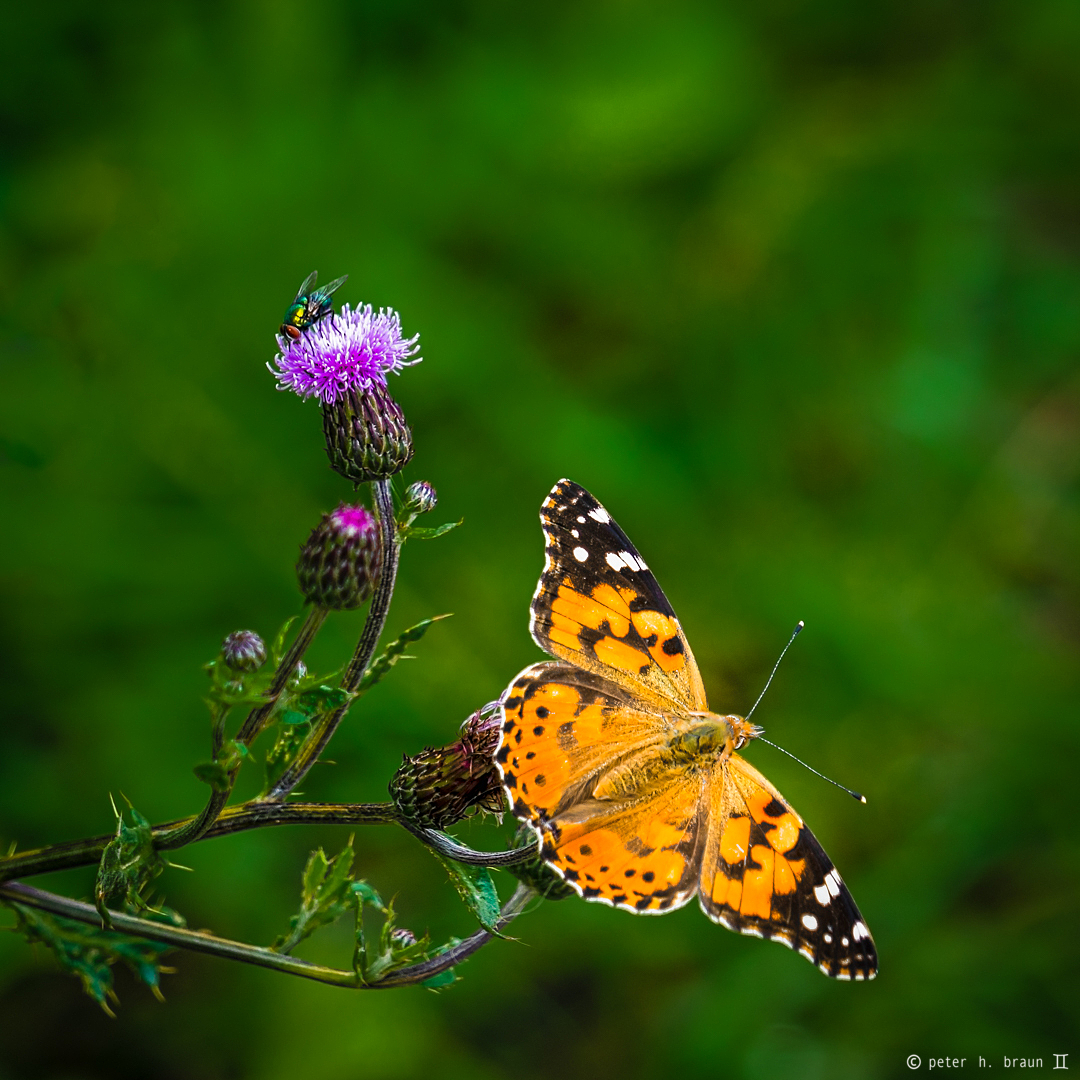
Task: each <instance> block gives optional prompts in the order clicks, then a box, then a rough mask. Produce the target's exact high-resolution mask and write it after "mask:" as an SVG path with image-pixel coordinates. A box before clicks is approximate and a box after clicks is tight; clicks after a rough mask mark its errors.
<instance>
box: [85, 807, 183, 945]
mask: <svg viewBox="0 0 1080 1080" xmlns="http://www.w3.org/2000/svg"><path fill="white" fill-rule="evenodd" d="M131 820H132V824H131V825H130V826H129V825H127V824H126V823H125V822H124V815H123V814H117V826H116V836H115V837H114V838H113V839H112V840H110V841H109V843H108V844H106V845H105V850H104V851H103V852H102V853H101V862H100V863H99V864H98V874H97V882H96V883H95V886H94V902H95V906H96V907H97V909H98V912H99V913H100V914H101V919H102V922H104V923H105V925H106V926H108V925H109V913H108V908H110V907H113V908H116V907H121V906H122V907H124V908H125V909H128V910H132V911H144V910H146V907H147V904H146V902H145V901H144V900H143V898H142V891H143V889H144V888H145V887H146V885H147V884H148V883H149V882H150V881H152V880H153V879H154V878H156V877H157V876H158V874H160V873H161V871H162V870H164V869H165V867H166V866H167V865H168V864H167V863H166V861H165V859H163V858H162V857H161V855H159V854H158V852H157V851H156V850H155V849H154V838H153V832H152V830H151V828H150V823H149V822H148V821H147V820H146V818H144V817H143V816H142V814H140V813H139V812H138V811H137V810H136V809H135V808H134V807H132V808H131Z"/></svg>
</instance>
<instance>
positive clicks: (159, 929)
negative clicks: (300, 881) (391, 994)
mask: <svg viewBox="0 0 1080 1080" xmlns="http://www.w3.org/2000/svg"><path fill="white" fill-rule="evenodd" d="M535 895H536V893H535V891H534V890H533V889H531V888H529V887H528V886H526V885H518V887H517V889H516V890H515V891H514V894H513V895H512V896H511V897H510V899H509V900H507V902H506V903H505V904H503V906H502V910H501V913H500V915H499V919H498V922H496V924H495V928H494V931H488V930H478V931H477V932H476V933H475V934H472V935H471V936H469V937H467V938H466V939H465V940H464V941H461V942H459V943H458V944H457V945H454V946H452V947H451V948H449V949H447V950H446V951H445V952H441V953H439V955H438V956H433V957H431V958H430V959H427V960H421V961H420V962H419V963H417V964H412V965H410V966H409V967H405V968H399V969H398V970H397V971H392V972H390V973H389V974H388V975H386V976H385V977H384V978H382V979H380V980H379V981H378V982H374V983H364V982H362V981H361V979H360V976H359V975H358V974H357V972H355V971H343V970H341V969H340V968H331V967H325V966H323V965H322V964H312V963H310V962H309V961H307V960H298V959H297V958H296V957H294V956H289V955H287V954H285V953H280V952H275V951H274V950H273V949H266V948H263V947H261V946H258V945H248V944H247V943H246V942H242V941H232V940H230V939H229V938H219V937H216V936H214V935H213V934H208V933H206V932H204V931H199V930H187V929H183V928H181V927H176V926H165V925H164V924H162V923H159V922H154V921H152V920H150V919H141V918H139V917H138V916H136V915H125V914H122V913H121V912H118V911H110V912H109V919H110V924H111V928H112V929H113V930H119V931H121V932H122V933H125V934H131V935H133V936H135V937H140V938H145V939H146V940H148V941H160V942H162V943H163V944H165V945H171V946H173V947H174V948H177V949H189V950H191V951H192V952H201V953H208V954H209V955H211V956H220V957H221V958H222V959H224V960H239V961H240V962H241V963H245V964H254V965H256V966H257V967H265V968H270V969H272V970H274V971H280V972H283V973H284V974H286V975H298V976H299V977H300V978H303V979H312V980H314V981H315V982H321V983H326V984H327V985H329V986H342V987H347V988H349V989H352V990H390V989H393V988H394V987H398V986H408V985H410V984H415V983H421V982H425V981H426V980H428V979H430V978H433V977H434V976H436V975H441V974H442V973H443V972H444V971H449V970H450V968H452V967H455V966H456V965H457V964H460V963H461V962H462V961H463V960H465V959H467V958H468V957H469V956H471V955H472V954H473V953H474V952H476V951H477V950H478V949H480V948H481V947H482V946H484V945H486V944H487V943H488V942H489V941H490V940H491V939H492V938H493V937H495V936H497V935H499V934H500V933H501V931H502V930H503V929H504V928H505V927H506V926H508V925H509V924H510V923H511V922H513V920H514V919H516V918H517V917H518V915H520V914H521V913H522V912H523V911H524V910H525V907H526V906H527V905H528V903H529V901H530V900H532V898H533V897H534V896H535ZM0 897H2V898H3V899H4V900H7V901H9V902H11V903H16V904H25V905H26V906H27V907H33V908H38V909H40V910H42V911H48V912H51V913H52V914H54V915H60V916H62V917H64V918H68V919H74V920H75V921H76V922H82V923H88V924H90V925H91V926H100V925H101V914H100V913H99V912H98V910H97V909H96V908H95V907H93V905H91V904H84V903H83V902H82V901H80V900H70V899H68V898H67V897H66V896H58V895H57V894H56V893H50V892H45V891H44V890H43V889H35V888H33V887H32V886H30V885H20V884H18V883H17V882H9V883H8V884H6V885H0Z"/></svg>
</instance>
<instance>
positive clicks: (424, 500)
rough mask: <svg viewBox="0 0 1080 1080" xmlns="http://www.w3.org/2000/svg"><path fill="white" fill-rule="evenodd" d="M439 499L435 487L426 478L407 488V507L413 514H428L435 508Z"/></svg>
mask: <svg viewBox="0 0 1080 1080" xmlns="http://www.w3.org/2000/svg"><path fill="white" fill-rule="evenodd" d="M438 501H439V499H438V497H437V496H436V494H435V489H434V488H433V487H432V486H431V485H430V484H429V483H428V482H427V481H426V480H417V481H416V483H415V484H410V485H409V486H408V487H407V488H406V489H405V509H406V510H408V511H409V512H410V513H412V514H426V513H427V512H428V511H429V510H434V509H435V506H436V504H437V503H438Z"/></svg>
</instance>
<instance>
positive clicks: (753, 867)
mask: <svg viewBox="0 0 1080 1080" xmlns="http://www.w3.org/2000/svg"><path fill="white" fill-rule="evenodd" d="M708 798H709V808H708V815H707V816H708V821H709V835H708V838H707V840H706V842H705V843H704V845H703V859H702V864H701V882H700V892H699V894H698V902H699V903H700V904H701V908H702V910H703V911H704V912H705V914H706V915H708V916H709V918H710V919H712V920H713V922H718V923H720V925H721V926H725V927H727V929H729V930H735V931H737V932H738V933H740V934H749V935H751V936H753V937H762V938H766V939H768V940H770V941H779V942H780V943H781V944H782V945H786V946H787V947H788V948H789V949H794V950H795V951H796V952H798V953H799V954H800V955H802V956H804V957H805V958H806V959H807V960H809V961H810V962H811V963H812V964H816V965H817V966H818V967H819V968H820V969H821V971H823V972H824V973H825V974H826V975H830V976H832V977H834V978H837V979H872V978H873V977H874V975H875V974H876V973H877V951H876V949H875V947H874V941H873V938H872V937H871V936H870V931H869V930H868V929H867V927H866V923H865V922H864V921H863V917H862V915H861V914H860V913H859V909H858V907H856V905H855V901H854V900H853V899H852V897H851V893H850V892H848V888H847V886H846V885H845V884H844V883H843V881H842V880H841V879H840V875H839V874H838V873H837V872H836V868H835V867H834V866H833V864H832V863H831V862H830V861H829V857H828V855H826V854H825V851H824V849H823V848H822V846H821V845H820V844H819V843H818V842H817V840H816V838H815V837H814V834H813V833H812V832H811V831H810V830H809V829H808V828H807V827H806V825H805V824H804V822H803V820H802V818H801V817H799V815H798V814H797V813H795V811H794V810H793V809H792V808H791V806H790V804H789V803H788V802H787V801H786V800H785V799H784V797H783V796H782V795H781V794H780V792H779V791H777V790H776V788H775V787H773V785H772V784H770V783H769V781H768V780H766V779H765V777H764V776H762V775H761V773H759V772H758V771H757V769H755V768H754V767H753V765H751V764H750V762H748V761H747V760H746V759H745V758H742V757H740V756H739V755H738V754H732V755H731V757H730V758H729V759H728V760H727V761H725V762H721V763H720V764H719V765H717V766H716V773H715V775H714V778H713V782H712V783H711V784H710V785H709V791H708Z"/></svg>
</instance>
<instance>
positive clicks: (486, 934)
mask: <svg viewBox="0 0 1080 1080" xmlns="http://www.w3.org/2000/svg"><path fill="white" fill-rule="evenodd" d="M536 895H537V892H536V890H535V889H532V888H530V887H529V886H528V885H523V884H519V885H518V887H517V888H516V889H515V890H514V893H513V895H512V896H511V897H510V899H509V900H507V901H506V903H505V904H503V906H502V910H501V912H500V914H499V919H498V922H496V923H495V929H494V931H489V930H478V931H477V932H476V933H475V934H472V935H470V936H469V937H467V938H466V939H465V940H464V941H461V942H459V943H458V944H457V945H454V946H452V947H451V948H449V949H447V950H446V952H443V953H440V954H439V955H438V956H433V957H432V958H431V959H430V960H421V961H420V963H418V964H413V965H412V966H411V967H407V968H399V969H398V970H397V971H392V972H390V974H389V975H387V976H386V977H385V978H383V979H380V980H379V981H378V982H377V983H374V984H373V985H372V989H373V990H392V989H393V988H394V987H396V986H408V985H409V984H410V983H418V982H424V981H425V980H427V979H430V978H432V977H433V976H435V975H441V974H442V973H443V972H444V971H449V970H450V968H452V967H455V966H456V965H458V964H460V963H461V961H462V960H465V959H467V958H468V957H470V956H471V955H472V954H473V953H474V952H476V951H477V949H479V948H481V946H483V945H486V944H487V943H488V942H489V941H490V940H491V939H492V938H493V937H496V936H501V935H502V931H503V930H504V929H505V928H506V927H507V926H509V925H510V923H512V922H513V921H514V920H515V919H516V918H517V917H518V916H519V915H520V914H521V913H522V912H523V911H524V910H525V908H526V907H527V906H528V904H529V901H530V900H532V899H533V897H535V896H536Z"/></svg>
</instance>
